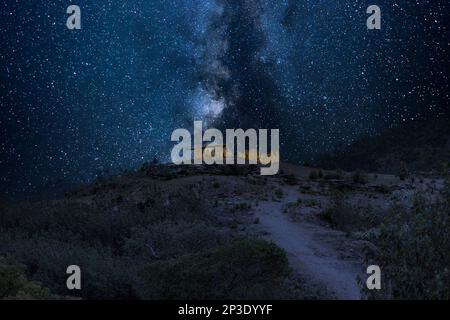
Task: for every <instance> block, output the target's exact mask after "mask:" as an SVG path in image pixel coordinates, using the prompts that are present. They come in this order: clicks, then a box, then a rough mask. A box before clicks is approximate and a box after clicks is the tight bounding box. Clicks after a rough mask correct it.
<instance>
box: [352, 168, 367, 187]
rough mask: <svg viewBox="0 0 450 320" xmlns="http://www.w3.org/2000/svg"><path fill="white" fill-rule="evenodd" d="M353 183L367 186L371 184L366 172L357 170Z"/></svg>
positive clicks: (353, 176)
mask: <svg viewBox="0 0 450 320" xmlns="http://www.w3.org/2000/svg"><path fill="white" fill-rule="evenodd" d="M352 181H353V182H354V183H359V184H366V183H367V182H369V176H368V175H367V173H366V172H364V171H361V170H357V171H355V172H353V174H352Z"/></svg>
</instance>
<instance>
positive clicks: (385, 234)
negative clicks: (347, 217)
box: [366, 196, 450, 300]
mask: <svg viewBox="0 0 450 320" xmlns="http://www.w3.org/2000/svg"><path fill="white" fill-rule="evenodd" d="M449 231H450V201H449V199H448V198H447V199H446V200H439V201H436V202H432V201H430V200H427V199H424V198H423V197H419V196H418V197H417V198H416V201H415V204H414V206H413V208H405V207H403V206H395V207H394V208H393V209H392V211H391V212H390V214H388V215H386V217H385V219H384V221H383V224H382V225H381V227H380V229H379V230H378V231H377V232H373V233H369V234H368V240H369V241H371V243H372V244H373V245H374V246H371V247H370V248H368V250H367V253H366V262H367V264H376V265H379V266H380V267H381V268H382V272H383V278H382V281H383V283H384V284H383V290H381V291H380V292H367V295H368V297H369V298H372V299H377V298H383V299H385V298H388V299H447V300H448V299H449V298H450V267H449V266H450V255H449V252H450V236H449Z"/></svg>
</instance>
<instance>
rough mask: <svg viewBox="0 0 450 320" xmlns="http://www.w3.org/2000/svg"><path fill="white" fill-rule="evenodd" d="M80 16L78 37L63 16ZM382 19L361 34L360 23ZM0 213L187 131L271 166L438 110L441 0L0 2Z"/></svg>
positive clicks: (162, 152)
mask: <svg viewBox="0 0 450 320" xmlns="http://www.w3.org/2000/svg"><path fill="white" fill-rule="evenodd" d="M71 4H76V5H79V6H80V7H81V14H82V22H81V23H82V29H81V30H73V31H71V30H68V29H67V27H66V20H67V17H68V14H66V9H67V7H68V6H69V5H71ZM372 4H376V5H379V6H380V7H381V10H382V29H381V30H367V27H366V19H367V18H368V16H369V15H368V14H367V13H366V9H367V7H368V6H369V5H372ZM0 8H1V13H0V37H1V48H0V136H1V139H0V143H1V144H0V151H1V156H0V168H1V170H0V172H1V175H0V178H1V181H0V198H1V197H7V198H10V197H12V198H14V197H23V196H29V195H32V194H37V193H45V192H47V191H46V190H51V189H55V188H57V189H63V188H64V186H66V185H70V184H72V183H79V182H88V181H90V180H91V179H93V178H94V177H95V176H96V175H98V174H104V173H105V172H110V173H115V172H119V171H120V170H123V169H128V168H135V167H137V166H139V165H141V164H142V163H143V162H145V161H148V160H150V161H151V160H152V159H153V158H154V157H155V156H156V157H157V158H158V159H160V160H161V161H168V160H169V155H170V148H171V146H173V144H172V143H171V142H170V134H171V133H172V131H173V130H174V129H177V128H188V129H191V128H192V126H193V121H194V120H204V121H205V122H207V123H208V124H209V125H210V126H215V127H219V128H249V127H252V128H279V129H280V134H281V140H282V141H281V142H282V145H281V156H282V160H283V161H290V162H301V161H305V160H309V159H310V158H311V157H313V156H314V155H316V154H318V153H321V152H325V151H329V150H331V149H333V148H335V147H337V146H340V145H345V144H349V143H351V142H352V141H354V140H355V139H357V138H358V137H360V136H362V135H372V134H375V133H377V132H379V131H381V130H383V129H384V128H386V127H390V126H394V125H396V124H398V123H399V122H402V121H409V120H411V119H414V118H416V117H420V116H421V115H424V114H428V113H433V114H438V113H440V112H441V111H445V110H446V108H448V101H449V96H448V91H449V90H448V76H449V72H448V70H449V65H450V64H449V59H448V48H449V30H448V22H447V21H448V19H449V18H448V15H449V8H450V5H449V1H448V0H444V1H441V0H430V1H419V0H416V1H413V0H404V1H395V0H389V1H385V0H383V1H381V0H373V1H358V0H356V1H355V0H339V1H336V0H314V1H313V0H311V1H309V0H146V1H145V0H129V1H124V0H120V1H119V0H79V1H78V2H77V1H75V0H74V2H69V1H56V0H47V1H36V0H34V1H23V0H16V1H13V0H5V1H3V2H2V4H0Z"/></svg>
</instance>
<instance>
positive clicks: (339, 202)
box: [321, 194, 379, 232]
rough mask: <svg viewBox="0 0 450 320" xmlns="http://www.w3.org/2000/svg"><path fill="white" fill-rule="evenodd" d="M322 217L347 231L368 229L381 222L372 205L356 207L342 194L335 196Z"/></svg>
mask: <svg viewBox="0 0 450 320" xmlns="http://www.w3.org/2000/svg"><path fill="white" fill-rule="evenodd" d="M321 217H322V218H323V219H324V220H326V221H327V222H329V223H330V224H331V225H332V226H333V227H335V228H337V229H339V230H342V231H345V232H354V231H361V230H367V229H370V228H372V227H374V226H376V225H377V224H378V223H379V215H377V214H375V213H374V212H373V209H372V208H371V207H369V206H368V207H365V208H356V207H354V206H352V205H350V204H349V203H348V202H346V201H345V199H344V196H343V195H341V194H338V195H335V196H334V197H333V199H332V201H331V205H330V206H329V207H328V208H327V209H326V210H325V211H324V212H322V214H321Z"/></svg>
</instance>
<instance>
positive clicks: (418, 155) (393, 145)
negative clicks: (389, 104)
mask: <svg viewBox="0 0 450 320" xmlns="http://www.w3.org/2000/svg"><path fill="white" fill-rule="evenodd" d="M403 164H404V165H406V167H407V168H408V170H410V171H415V172H432V171H439V170H442V169H443V168H444V166H447V167H449V166H450V117H449V116H448V115H443V114H442V115H439V116H435V115H434V116H428V117H423V118H420V119H416V120H412V121H409V122H405V123H402V124H400V125H398V126H397V127H394V128H390V129H387V130H385V131H383V132H382V133H381V134H379V135H377V136H373V137H365V138H361V139H359V140H358V141H356V142H355V143H353V144H351V145H350V146H346V147H344V148H342V149H340V150H336V151H335V152H333V153H328V154H324V155H320V156H318V157H317V158H316V159H315V161H313V165H314V166H317V167H323V168H325V169H338V168H340V169H343V170H356V169H361V170H365V171H369V172H379V173H395V172H398V170H400V168H401V166H402V165H403Z"/></svg>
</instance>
